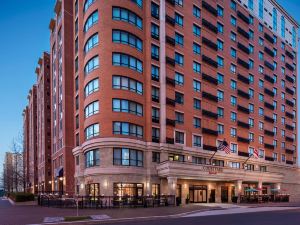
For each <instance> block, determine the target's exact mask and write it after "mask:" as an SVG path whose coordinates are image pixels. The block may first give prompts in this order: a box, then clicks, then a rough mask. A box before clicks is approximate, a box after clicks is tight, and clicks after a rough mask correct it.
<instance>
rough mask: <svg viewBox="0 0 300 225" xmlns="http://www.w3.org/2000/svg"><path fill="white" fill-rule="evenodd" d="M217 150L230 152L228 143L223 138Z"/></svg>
mask: <svg viewBox="0 0 300 225" xmlns="http://www.w3.org/2000/svg"><path fill="white" fill-rule="evenodd" d="M217 150H218V151H224V152H225V153H226V154H230V153H231V150H230V147H229V145H228V143H227V142H226V141H225V140H224V141H223V142H222V143H221V144H220V145H219V147H218V148H217Z"/></svg>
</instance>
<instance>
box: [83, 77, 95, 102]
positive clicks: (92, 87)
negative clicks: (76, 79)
mask: <svg viewBox="0 0 300 225" xmlns="http://www.w3.org/2000/svg"><path fill="white" fill-rule="evenodd" d="M98 90H99V79H98V78H97V79H94V80H92V81H90V82H89V83H88V84H87V85H86V86H85V88H84V93H85V97H87V96H89V95H91V94H92V93H94V92H96V91H98Z"/></svg>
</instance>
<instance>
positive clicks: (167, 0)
mask: <svg viewBox="0 0 300 225" xmlns="http://www.w3.org/2000/svg"><path fill="white" fill-rule="evenodd" d="M166 2H167V3H169V4H170V5H172V6H175V0H166Z"/></svg>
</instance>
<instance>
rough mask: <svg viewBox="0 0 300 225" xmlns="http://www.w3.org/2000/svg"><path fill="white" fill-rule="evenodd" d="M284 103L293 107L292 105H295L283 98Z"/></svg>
mask: <svg viewBox="0 0 300 225" xmlns="http://www.w3.org/2000/svg"><path fill="white" fill-rule="evenodd" d="M285 103H286V104H287V105H289V106H291V107H294V106H295V104H294V102H292V101H290V100H288V99H285Z"/></svg>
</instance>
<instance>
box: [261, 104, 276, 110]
mask: <svg viewBox="0 0 300 225" xmlns="http://www.w3.org/2000/svg"><path fill="white" fill-rule="evenodd" d="M264 106H265V107H266V108H268V109H271V110H274V109H275V107H274V106H273V105H272V104H270V103H269V102H265V103H264Z"/></svg>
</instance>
